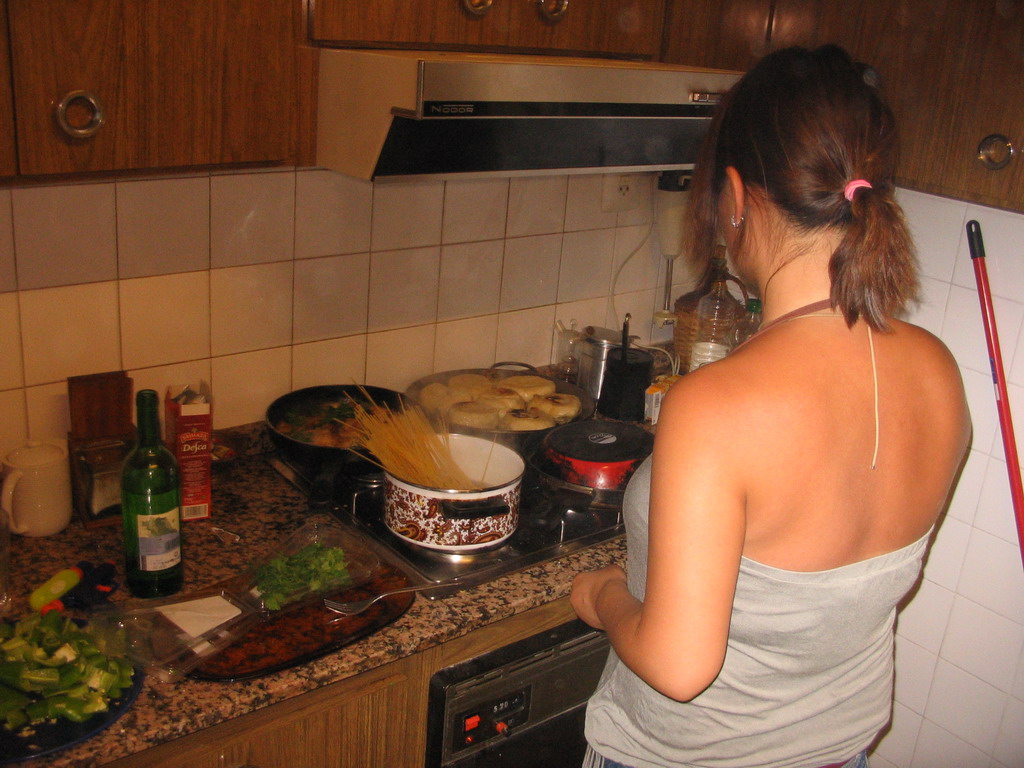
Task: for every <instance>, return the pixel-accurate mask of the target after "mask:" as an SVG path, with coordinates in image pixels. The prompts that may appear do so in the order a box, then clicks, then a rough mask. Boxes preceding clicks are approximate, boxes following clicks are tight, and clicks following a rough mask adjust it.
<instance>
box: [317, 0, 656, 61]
mask: <svg viewBox="0 0 1024 768" xmlns="http://www.w3.org/2000/svg"><path fill="white" fill-rule="evenodd" d="M664 11H665V0H616V2H612V3H604V2H599V1H598V0H571V2H566V0H438V2H432V3H424V2H409V0H378V1H377V2H374V3H371V4H369V5H367V4H366V3H363V2H359V0H318V2H317V3H315V4H314V5H313V6H312V8H311V18H310V37H311V38H312V39H313V40H314V41H316V42H317V43H321V44H329V45H337V46H352V47H390V48H402V47H407V48H440V49H446V48H460V49H465V50H495V51H521V52H527V53H566V54H578V55H593V56H623V57H628V58H640V59H653V58H657V56H658V54H659V50H660V44H661V30H662V23H663V17H664Z"/></svg>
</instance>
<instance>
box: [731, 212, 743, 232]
mask: <svg viewBox="0 0 1024 768" xmlns="http://www.w3.org/2000/svg"><path fill="white" fill-rule="evenodd" d="M729 223H730V224H732V228H733V229H739V226H740V224H742V223H743V216H740V218H739V221H737V220H736V214H733V215H732V216H730V217H729Z"/></svg>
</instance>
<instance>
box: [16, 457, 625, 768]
mask: <svg viewBox="0 0 1024 768" xmlns="http://www.w3.org/2000/svg"><path fill="white" fill-rule="evenodd" d="M213 486H214V512H213V516H212V517H211V518H210V519H208V520H199V521H192V522H188V523H186V524H185V531H184V535H185V545H186V550H185V557H186V569H185V586H184V590H183V594H184V593H187V592H190V591H194V590H197V589H202V588H205V587H209V586H212V585H214V584H217V583H219V582H221V581H224V580H225V579H227V578H229V577H232V576H234V575H236V574H238V573H241V572H242V571H243V570H244V569H245V568H246V567H248V565H249V564H250V563H251V562H253V561H254V560H256V559H258V558H261V557H264V556H266V555H267V554H268V553H269V552H270V551H271V550H272V549H273V548H274V547H275V546H276V545H277V544H279V543H280V542H281V541H282V540H283V539H284V538H285V537H286V536H288V534H290V533H291V532H293V531H294V530H295V529H297V528H298V527H299V526H300V525H302V523H303V522H305V521H306V520H307V519H308V514H309V513H308V512H307V508H306V501H305V499H304V497H303V496H302V495H301V494H299V493H298V491H296V490H295V489H294V488H292V487H291V486H290V485H289V484H288V483H287V482H286V481H285V480H284V479H282V478H281V477H280V476H278V475H277V474H276V473H275V472H274V471H273V470H272V469H271V468H270V467H269V466H268V465H267V463H266V461H265V459H264V458H263V457H262V456H261V455H258V454H257V455H248V456H244V457H242V458H239V459H237V460H236V461H234V462H232V463H231V464H230V465H227V466H224V467H222V468H220V469H218V470H217V471H216V472H215V473H214V480H213ZM222 530H226V531H230V532H232V533H235V534H238V535H239V536H241V540H240V541H237V542H236V541H234V540H233V537H231V536H230V535H225V534H223V533H222V532H221V531H222ZM12 538H13V540H12V543H11V560H12V563H11V566H12V568H11V570H12V594H14V595H16V596H18V599H17V601H16V603H15V606H14V610H13V616H20V615H23V614H24V613H26V612H27V611H28V603H27V596H28V594H29V593H30V592H31V590H32V589H34V588H35V587H36V586H38V585H39V584H41V583H42V582H43V581H45V579H47V578H49V576H50V575H52V574H53V573H55V572H57V571H58V570H60V569H62V568H66V567H68V566H70V565H73V564H75V563H76V562H78V561H80V560H91V561H93V562H99V561H102V560H112V561H114V562H115V563H117V566H118V571H119V576H118V579H119V581H120V580H121V579H122V576H123V557H124V554H123V545H122V542H121V530H120V526H119V525H110V526H105V527H100V528H92V529H86V528H85V527H84V526H83V525H82V524H81V523H80V522H79V521H77V520H73V521H72V523H71V525H70V526H68V528H67V529H65V530H64V531H63V532H61V533H59V534H57V535H54V536H48V537H45V538H36V539H34V538H25V537H21V536H14V537H12ZM624 560H625V543H624V540H623V538H622V537H618V538H616V539H613V540H611V541H608V542H605V543H603V544H598V545H596V546H593V547H590V548H588V549H583V550H580V551H578V552H575V553H573V554H571V555H568V556H566V557H563V558H561V559H559V560H554V561H551V562H548V563H542V564H539V565H534V566H531V567H529V568H527V569H525V570H522V571H519V572H517V573H513V574H510V575H507V576H504V577H502V578H500V579H497V580H495V581H492V582H489V583H487V584H484V585H482V586H479V587H474V588H471V589H466V590H463V591H462V592H459V593H457V594H455V595H452V596H451V597H448V598H445V599H443V600H441V599H439V600H433V601H431V600H427V599H424V598H422V597H420V596H417V597H416V599H415V601H414V602H413V604H412V606H411V607H410V608H409V610H408V611H407V612H406V613H405V614H404V615H403V616H401V617H400V618H399V619H398V620H397V621H395V622H394V623H392V624H390V625H388V626H386V627H384V628H383V629H381V630H379V631H377V632H375V633H374V634H372V635H370V636H368V637H366V638H364V639H362V640H359V641H357V642H355V643H353V644H351V645H348V646H345V647H343V648H342V649H340V650H338V651H335V652H333V653H330V654H328V655H326V656H324V657H322V658H320V659H317V660H315V661H312V662H309V663H306V664H303V665H300V666H296V667H293V668H291V669H288V670H285V671H282V672H277V673H274V674H270V675H267V676H265V677H260V678H256V679H254V680H249V681H241V682H231V683H222V682H206V681H200V680H193V679H191V678H186V679H184V680H180V681H177V682H172V683H163V682H160V681H157V680H155V679H154V678H153V677H152V676H150V677H147V678H146V680H145V682H144V685H143V688H142V691H141V693H140V695H139V698H138V699H137V701H136V702H135V703H134V704H133V705H132V707H131V708H130V709H129V710H128V712H127V713H126V714H125V715H124V716H123V717H122V718H121V719H119V720H118V721H117V722H116V723H114V725H112V726H111V727H110V728H108V729H107V730H105V731H103V732H101V733H99V734H97V735H96V736H94V737H92V738H91V739H89V740H87V741H85V742H83V743H82V744H80V745H77V746H75V747H71V748H69V749H67V750H64V751H61V752H58V753H56V754H53V755H50V756H47V757H43V758H38V759H33V760H28V761H26V762H23V763H19V765H23V766H25V767H26V768H35V767H36V766H42V765H49V766H95V765H102V764H103V763H107V762H111V761H113V760H116V759H118V758H121V757H124V756H126V755H129V754H132V753H135V752H139V751H142V750H144V749H147V748H149V747H153V746H156V745H157V744H161V743H163V742H166V741H169V740H172V739H175V738H179V737H181V736H185V735H187V734H190V733H193V732H195V731H199V730H201V729H203V728H206V727H209V726H212V725H216V724H217V723H220V722H223V721H225V720H229V719H231V718H235V717H239V716H241V715H245V714H247V713H249V712H253V711H255V710H257V709H260V708H262V707H266V706H268V705H271V704H274V703H276V702H279V701H283V700H285V699H289V698H291V697H294V696H298V695H300V694H303V693H306V692H309V691H312V690H315V689H317V688H320V687H322V686H325V685H328V684H330V683H334V682H337V681H339V680H343V679H345V678H347V677H351V676H353V675H356V674H359V673H361V672H366V671H368V670H370V669H374V668H376V667H378V666H381V665H383V664H387V663H389V662H392V661H396V660H398V659H400V658H403V657H405V656H408V655H410V654H413V653H416V652H418V651H422V650H425V649H427V648H429V647H432V646H434V645H438V644H441V643H444V642H446V641H448V640H452V639H454V638H456V637H459V636H461V635H464V634H466V633H468V632H470V631H472V630H474V629H477V628H479V627H482V626H485V625H488V624H491V623H493V622H496V621H499V620H501V619H505V618H508V617H509V616H512V615H514V614H517V613H521V612H523V611H526V610H529V609H530V608H535V607H537V606H539V605H543V604H545V603H548V602H551V601H553V600H557V599H559V598H561V597H564V596H566V595H567V594H568V593H569V588H570V585H571V583H572V579H573V576H574V575H575V574H576V573H577V572H578V571H581V570H589V569H593V568H600V567H602V566H604V565H607V564H609V563H612V562H618V563H620V564H621V563H623V562H624ZM124 597H127V592H126V590H124V589H121V590H119V591H118V593H117V595H115V599H123V598H124Z"/></svg>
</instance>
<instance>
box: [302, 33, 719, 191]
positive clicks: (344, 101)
mask: <svg viewBox="0 0 1024 768" xmlns="http://www.w3.org/2000/svg"><path fill="white" fill-rule="evenodd" d="M738 77H739V75H738V74H737V73H733V72H723V71H718V70H702V69H695V68H692V67H681V66H675V65H671V64H658V63H638V62H624V61H613V60H603V59H570V58H559V57H542V56H497V55H495V56H492V55H485V54H466V53H445V52H430V51H365V50H346V49H329V48H324V49H321V50H320V80H319V104H318V115H317V164H318V165H321V166H324V167H326V168H330V169H332V170H336V171H340V172H342V173H346V174H348V175H350V176H355V177H357V178H361V179H371V180H378V181H380V180H386V179H398V178H408V177H416V178H431V177H433V178H451V177H459V178H467V177H486V176H510V175H540V174H546V173H596V172H603V173H607V172H612V171H619V172H632V171H655V170H686V169H689V168H692V167H693V162H694V160H695V159H696V154H697V150H698V147H699V144H700V140H701V137H702V136H703V134H704V132H705V131H706V130H707V125H708V123H709V121H710V118H711V114H712V113H713V111H714V108H715V104H716V103H717V101H718V99H719V98H720V96H721V94H722V93H724V92H725V91H726V90H728V89H729V87H730V86H731V85H732V84H733V83H734V82H735V81H736V79H737V78H738Z"/></svg>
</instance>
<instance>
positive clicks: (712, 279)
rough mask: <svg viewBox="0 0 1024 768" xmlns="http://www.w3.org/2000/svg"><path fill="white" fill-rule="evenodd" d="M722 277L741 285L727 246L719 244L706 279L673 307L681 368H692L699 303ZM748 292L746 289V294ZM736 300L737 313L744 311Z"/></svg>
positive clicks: (675, 343)
mask: <svg viewBox="0 0 1024 768" xmlns="http://www.w3.org/2000/svg"><path fill="white" fill-rule="evenodd" d="M721 279H724V280H727V281H728V280H731V281H732V282H734V283H736V285H738V286H740V288H741V290H743V289H742V284H741V283H740V281H739V279H738V278H736V277H734V276H733V275H731V274H730V273H729V269H728V265H727V263H726V260H725V248H724V246H719V247H718V249H717V250H716V252H715V255H714V257H712V259H711V265H710V268H709V269H708V272H707V275H706V276H705V279H704V281H703V282H702V283H701V284H700V285H699V286H697V288H695V289H694V290H692V291H690V292H689V293H685V294H683V295H682V296H680V297H679V298H678V299H676V301H675V304H674V305H673V307H672V309H673V311H674V312H675V324H674V327H673V329H672V347H673V350H674V351H675V353H676V356H677V357H678V358H679V370H681V371H688V370H689V369H690V353H691V352H692V351H693V342H694V341H696V339H697V305H698V304H699V303H700V300H701V299H702V298H703V297H704V296H706V295H707V294H708V293H710V292H711V289H712V287H713V286H714V285H715V283H716V282H717V281H719V280H721ZM745 295H746V292H745V291H744V296H745ZM733 301H735V303H736V306H737V313H742V311H743V305H742V304H740V302H738V301H736V300H735V299H733Z"/></svg>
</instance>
